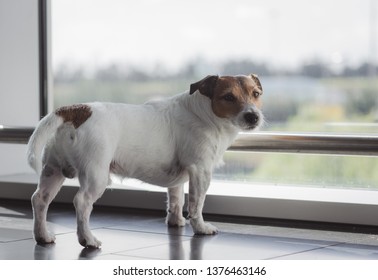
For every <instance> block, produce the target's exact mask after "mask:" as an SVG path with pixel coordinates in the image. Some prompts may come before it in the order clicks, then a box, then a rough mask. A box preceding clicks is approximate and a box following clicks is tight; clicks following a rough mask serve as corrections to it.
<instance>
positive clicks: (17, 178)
mask: <svg viewBox="0 0 378 280" xmlns="http://www.w3.org/2000/svg"><path fill="white" fill-rule="evenodd" d="M36 183H37V177H36V176H35V175H32V174H16V175H9V176H1V177H0V197H1V198H7V199H22V200H29V199H30V197H31V195H32V193H33V192H34V190H35V186H36ZM64 186H65V187H64V188H63V189H62V190H61V192H60V193H59V195H58V196H57V198H56V199H55V200H54V201H56V202H63V203H72V199H73V197H74V195H75V193H76V191H77V186H78V183H77V182H76V181H75V180H67V181H66V183H65V185H64ZM165 201H166V194H165V189H164V188H159V187H155V186H150V185H148V184H144V183H140V182H138V181H136V180H125V181H124V183H123V184H122V185H120V184H119V183H115V184H113V185H112V187H110V188H108V190H107V191H106V192H105V193H104V195H103V196H102V198H101V199H99V201H98V202H96V204H98V205H105V206H116V207H128V208H142V209H155V210H164V209H165ZM204 213H207V214H218V215H231V216H244V217H259V218H273V219H286V220H301V221H316V222H330V223H343V224H355V225H368V226H378V217H377V214H376V213H378V191H372V190H350V189H330V188H312V187H306V188H303V187H295V186H278V185H251V184H247V183H234V182H232V183H231V182H225V181H213V182H212V185H211V186H210V190H209V192H208V195H207V197H206V203H205V208H204Z"/></svg>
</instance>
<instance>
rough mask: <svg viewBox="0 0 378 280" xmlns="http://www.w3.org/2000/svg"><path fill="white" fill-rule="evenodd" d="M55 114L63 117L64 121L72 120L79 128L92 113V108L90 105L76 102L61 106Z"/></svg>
mask: <svg viewBox="0 0 378 280" xmlns="http://www.w3.org/2000/svg"><path fill="white" fill-rule="evenodd" d="M55 114H56V115H57V116H59V117H61V118H63V121H64V122H70V123H72V125H73V126H74V127H75V128H78V127H79V126H81V125H82V124H83V123H84V122H85V121H86V120H87V119H88V118H89V117H90V116H91V115H92V110H91V107H89V106H88V105H84V104H76V105H71V106H65V107H61V108H59V109H57V110H56V111H55Z"/></svg>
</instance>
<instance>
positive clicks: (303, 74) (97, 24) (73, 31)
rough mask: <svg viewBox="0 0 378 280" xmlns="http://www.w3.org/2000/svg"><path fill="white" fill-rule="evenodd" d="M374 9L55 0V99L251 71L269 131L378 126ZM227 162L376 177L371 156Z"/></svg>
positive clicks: (372, 183)
mask: <svg viewBox="0 0 378 280" xmlns="http://www.w3.org/2000/svg"><path fill="white" fill-rule="evenodd" d="M146 6H148V9H146ZM377 15H378V4H377V2H376V1H371V0H348V1H343V0H335V1H328V0H309V1H300V0H286V1H279V0H268V1H250V0H221V1H217V0H206V1H202V0H194V1H174V0H160V1H150V0H140V1H122V0H95V1H94V0H54V1H52V36H53V37H52V39H53V42H52V56H53V69H54V106H55V107H59V106H63V105H67V104H72V103H79V102H91V101H110V102H126V103H135V104H140V103H143V102H145V101H147V100H150V99H158V98H163V97H166V96H171V95H173V94H177V93H180V92H183V91H186V90H188V89H189V85H190V83H192V82H195V81H197V80H199V79H201V78H203V77H204V76H206V75H208V74H219V75H234V74H249V73H251V72H252V73H256V74H258V75H259V76H260V79H261V82H262V86H263V88H264V95H263V103H264V105H263V112H264V115H265V118H266V123H265V126H264V127H263V128H262V130H266V131H290V132H323V133H346V134H370V135H372V134H378V98H377V96H378V77H377V73H378V68H377V57H378V19H377ZM226 163H227V164H226V165H225V167H223V168H221V169H218V170H216V172H215V177H216V178H218V179H222V180H224V179H226V180H237V181H240V180H241V181H243V180H248V181H256V182H262V183H264V182H266V183H268V182H269V183H274V184H275V183H277V184H294V185H307V186H308V185H314V186H337V187H353V188H361V187H365V188H366V187H374V188H375V187H376V185H377V177H376V175H375V173H376V172H374V167H377V159H376V158H373V157H346V156H345V157H343V156H337V157H335V156H324V155H295V154H291V155H289V154H251V153H227V154H226ZM375 170H376V169H375Z"/></svg>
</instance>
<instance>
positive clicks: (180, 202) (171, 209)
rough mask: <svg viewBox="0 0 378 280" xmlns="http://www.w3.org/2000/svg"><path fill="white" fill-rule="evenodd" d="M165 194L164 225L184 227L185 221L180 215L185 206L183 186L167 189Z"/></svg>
mask: <svg viewBox="0 0 378 280" xmlns="http://www.w3.org/2000/svg"><path fill="white" fill-rule="evenodd" d="M167 194H168V201H167V218H166V223H167V224H168V226H178V227H182V226H185V223H186V220H185V218H184V216H183V215H182V208H183V207H184V204H185V194H184V185H179V186H177V187H171V188H168V190H167Z"/></svg>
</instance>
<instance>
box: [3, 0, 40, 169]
mask: <svg viewBox="0 0 378 280" xmlns="http://www.w3.org/2000/svg"><path fill="white" fill-rule="evenodd" d="M38 57H39V56H38V0H0V125H10V126H35V125H36V123H37V122H38V120H39V63H38ZM27 170H30V169H29V168H28V166H27V164H26V159H25V145H13V144H12V145H9V144H0V175H3V174H9V173H22V172H25V171H27Z"/></svg>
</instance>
